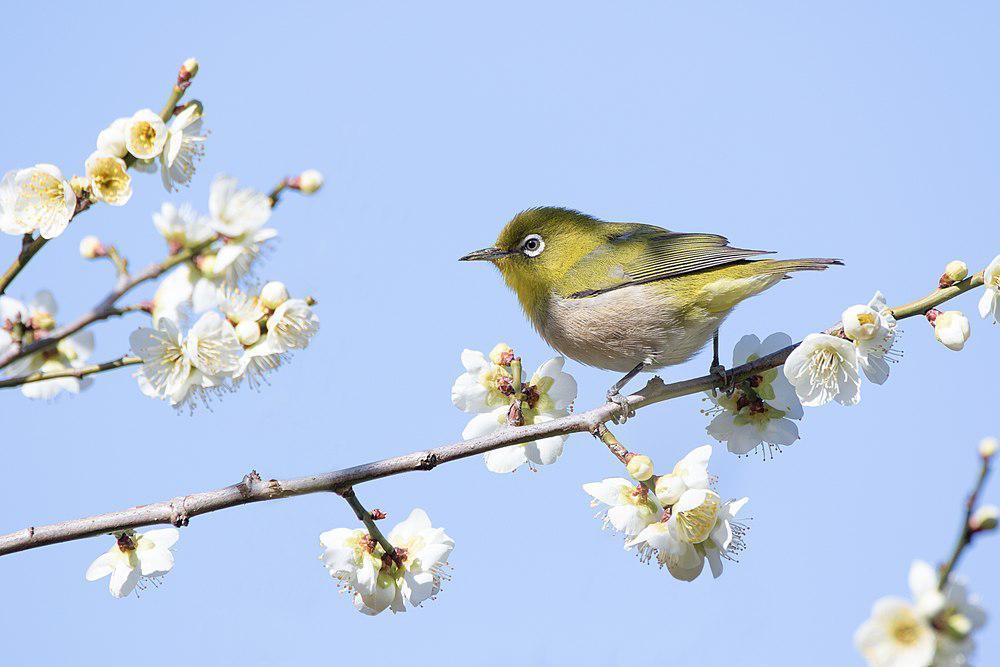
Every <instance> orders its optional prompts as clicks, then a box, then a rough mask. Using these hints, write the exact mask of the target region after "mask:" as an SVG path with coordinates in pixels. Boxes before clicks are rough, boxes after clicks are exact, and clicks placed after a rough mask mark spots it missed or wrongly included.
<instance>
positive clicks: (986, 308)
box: [979, 255, 1000, 322]
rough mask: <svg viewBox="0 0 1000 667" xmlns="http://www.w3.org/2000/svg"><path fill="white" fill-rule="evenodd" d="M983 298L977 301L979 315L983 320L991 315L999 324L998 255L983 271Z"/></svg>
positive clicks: (999, 256) (999, 260) (999, 264)
mask: <svg viewBox="0 0 1000 667" xmlns="http://www.w3.org/2000/svg"><path fill="white" fill-rule="evenodd" d="M983 287H984V289H983V296H982V297H981V298H980V299H979V314H980V316H982V317H983V318H987V317H989V316H990V314H992V315H993V321H994V322H1000V255H997V256H996V257H994V258H993V261H992V262H990V263H989V266H987V267H986V268H985V269H983Z"/></svg>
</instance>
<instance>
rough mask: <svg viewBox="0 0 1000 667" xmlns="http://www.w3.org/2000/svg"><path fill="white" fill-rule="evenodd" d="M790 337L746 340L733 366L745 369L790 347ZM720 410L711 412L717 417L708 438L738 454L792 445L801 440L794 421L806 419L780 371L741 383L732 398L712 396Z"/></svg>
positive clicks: (735, 352) (736, 352)
mask: <svg viewBox="0 0 1000 667" xmlns="http://www.w3.org/2000/svg"><path fill="white" fill-rule="evenodd" d="M791 344H792V339H791V337H790V336H789V335H788V334H784V333H775V334H771V335H770V336H768V337H767V338H765V339H764V341H763V342H761V340H760V339H759V338H757V336H754V335H749V336H744V337H743V338H741V339H740V340H739V342H737V343H736V347H735V348H734V349H733V366H734V367H735V366H741V365H743V364H745V363H748V362H751V361H755V360H757V359H759V358H760V357H763V356H767V355H768V354H771V353H772V352H777V351H778V350H780V349H782V348H784V347H788V346H789V345H791ZM708 400H710V401H712V402H713V403H714V404H715V406H716V408H715V409H712V410H709V411H707V414H714V415H715V417H714V418H713V419H712V422H711V423H710V424H709V425H708V429H707V430H708V434H709V435H711V436H712V437H713V438H715V439H716V440H718V441H719V442H724V443H726V446H727V448H728V449H729V451H731V452H732V453H734V454H746V453H748V452H750V451H752V450H754V449H756V448H757V447H759V446H760V445H761V444H762V443H766V444H767V445H769V446H778V447H780V446H782V445H791V444H793V443H794V442H795V441H796V440H798V439H799V429H798V427H797V426H796V425H795V422H793V421H791V420H792V419H802V415H803V412H802V405H801V403H799V399H798V397H797V396H796V395H795V390H794V389H792V385H791V384H789V382H788V380H787V379H786V378H785V377H784V375H782V374H780V373H779V372H778V370H777V369H773V368H772V369H769V370H766V371H763V372H762V373H760V374H759V375H755V376H752V377H750V378H747V379H746V380H743V381H742V382H740V383H739V384H738V385H737V386H736V387H735V389H734V390H733V391H732V393H730V394H725V393H718V394H717V395H715V396H713V395H712V394H711V393H709V394H708Z"/></svg>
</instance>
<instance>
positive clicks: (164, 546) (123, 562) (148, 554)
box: [86, 528, 180, 598]
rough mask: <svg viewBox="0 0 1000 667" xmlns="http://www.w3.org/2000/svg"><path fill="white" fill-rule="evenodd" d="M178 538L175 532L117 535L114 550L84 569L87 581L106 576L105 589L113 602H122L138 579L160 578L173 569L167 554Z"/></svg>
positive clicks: (128, 532) (161, 531)
mask: <svg viewBox="0 0 1000 667" xmlns="http://www.w3.org/2000/svg"><path fill="white" fill-rule="evenodd" d="M179 538H180V533H179V532H178V531H177V529H176V528H163V529H161V530H151V531H149V532H147V533H136V532H134V531H131V530H130V531H126V532H124V533H121V534H120V535H119V536H118V538H117V540H116V542H115V544H114V546H112V547H111V548H110V549H109V550H108V551H107V552H106V553H104V554H102V555H100V556H99V557H98V558H97V560H95V561H94V562H93V563H91V564H90V567H88V568H87V574H86V577H87V581H97V580H98V579H102V578H104V577H106V576H108V575H109V574H110V575H111V580H110V582H109V584H108V589H109V590H110V591H111V594H112V595H113V596H115V597H116V598H123V597H125V596H127V595H129V594H130V593H131V592H132V591H133V590H135V587H136V584H138V583H139V580H140V579H141V578H143V577H145V578H152V577H161V576H163V575H164V574H166V573H167V572H169V571H170V570H171V568H173V566H174V555H173V554H172V553H171V551H170V550H171V549H172V548H173V546H174V544H176V543H177V540H178V539H179Z"/></svg>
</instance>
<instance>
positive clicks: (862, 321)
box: [840, 305, 879, 340]
mask: <svg viewBox="0 0 1000 667" xmlns="http://www.w3.org/2000/svg"><path fill="white" fill-rule="evenodd" d="M840 321H841V324H842V325H843V326H844V333H845V334H846V335H847V337H848V338H850V339H851V340H871V339H872V338H874V337H875V334H877V333H878V329H879V320H878V313H876V312H875V309H874V308H871V307H869V306H862V305H857V306H851V307H850V308H848V309H847V310H845V311H844V313H843V314H842V315H841V316H840Z"/></svg>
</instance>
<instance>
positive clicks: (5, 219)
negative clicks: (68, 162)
mask: <svg viewBox="0 0 1000 667" xmlns="http://www.w3.org/2000/svg"><path fill="white" fill-rule="evenodd" d="M75 211H76V194H75V193H74V192H73V188H72V186H71V185H70V184H69V181H67V180H65V179H64V178H63V176H62V172H61V171H59V168H58V167H56V166H55V165H51V164H36V165H35V166H34V167H29V168H27V169H16V170H13V171H9V172H7V173H6V174H5V175H4V177H3V179H2V180H0V231H3V232H5V233H7V234H17V235H21V234H30V233H32V232H35V231H37V232H38V233H39V234H40V235H41V236H42V237H43V238H46V239H52V238H55V237H57V236H59V235H60V234H62V233H63V231H64V230H65V229H66V226H67V225H68V224H69V221H70V220H71V219H72V218H73V214H74V212H75Z"/></svg>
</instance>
